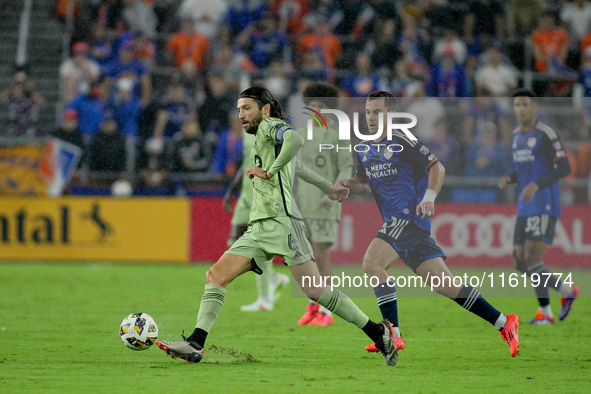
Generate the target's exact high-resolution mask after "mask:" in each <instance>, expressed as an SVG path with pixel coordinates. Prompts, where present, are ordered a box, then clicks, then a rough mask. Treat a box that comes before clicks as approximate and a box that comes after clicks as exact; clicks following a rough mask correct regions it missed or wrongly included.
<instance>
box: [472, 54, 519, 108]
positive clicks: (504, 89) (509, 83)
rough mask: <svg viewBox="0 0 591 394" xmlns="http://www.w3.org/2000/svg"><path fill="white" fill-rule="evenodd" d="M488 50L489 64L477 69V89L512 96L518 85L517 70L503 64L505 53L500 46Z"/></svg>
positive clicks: (495, 94) (494, 94)
mask: <svg viewBox="0 0 591 394" xmlns="http://www.w3.org/2000/svg"><path fill="white" fill-rule="evenodd" d="M487 52H488V53H487V55H488V60H489V64H488V65H485V66H483V67H481V68H478V69H477V70H476V76H475V80H476V89H477V90H478V89H486V90H488V91H489V92H491V94H492V95H493V96H496V97H510V95H511V92H512V91H513V90H514V89H515V88H516V87H517V77H516V76H515V72H514V71H513V69H512V68H510V67H509V66H507V65H504V64H503V54H502V53H501V50H500V49H499V48H498V47H491V48H489V49H488V51H487Z"/></svg>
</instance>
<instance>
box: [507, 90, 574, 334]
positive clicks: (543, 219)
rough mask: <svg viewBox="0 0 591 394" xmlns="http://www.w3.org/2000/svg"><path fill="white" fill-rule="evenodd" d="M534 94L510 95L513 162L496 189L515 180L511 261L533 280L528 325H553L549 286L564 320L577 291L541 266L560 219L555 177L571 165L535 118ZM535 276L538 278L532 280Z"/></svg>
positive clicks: (556, 139) (547, 128) (552, 134)
mask: <svg viewBox="0 0 591 394" xmlns="http://www.w3.org/2000/svg"><path fill="white" fill-rule="evenodd" d="M535 98H536V95H535V93H534V92H532V91H530V90H527V89H520V90H517V91H516V92H515V93H513V111H514V112H515V117H516V118H517V121H518V122H519V127H517V128H516V129H515V131H513V137H512V140H511V144H512V149H513V166H512V171H511V173H510V174H509V175H505V176H503V177H501V178H500V179H499V188H500V189H504V188H505V186H506V185H507V184H508V183H514V182H517V184H518V186H519V188H518V195H519V198H518V201H517V221H516V223H515V232H514V234H513V265H514V266H515V268H516V269H517V270H518V271H520V272H524V273H527V274H528V275H529V276H530V277H532V275H535V276H534V277H533V278H532V283H534V284H536V282H537V284H538V286H536V287H535V291H536V295H537V297H538V302H539V304H540V307H539V308H538V311H537V313H536V317H535V318H534V319H532V320H530V321H529V323H530V324H554V315H553V314H552V309H551V308H550V298H549V297H550V294H549V291H548V287H547V286H550V287H553V288H554V289H556V290H557V291H558V292H559V293H560V294H561V295H562V308H561V309H560V313H559V315H558V319H559V320H564V319H565V318H566V317H567V316H568V314H569V313H570V310H571V307H572V304H573V302H574V300H575V299H576V298H577V296H578V295H579V292H580V289H579V287H578V286H572V287H571V286H569V285H568V284H566V283H564V282H563V281H561V280H560V279H559V278H557V277H556V276H554V275H552V274H551V273H550V272H549V271H548V269H547V268H546V267H545V265H544V262H543V261H542V256H543V255H544V252H545V251H546V248H547V247H548V245H550V244H552V241H553V239H554V229H555V226H556V219H557V218H560V216H561V214H560V195H559V189H558V180H559V179H560V178H563V177H565V176H567V175H568V174H570V172H571V167H570V164H569V162H568V158H567V156H566V152H565V150H564V147H563V146H562V142H561V141H560V136H559V135H558V134H557V133H556V131H554V130H553V129H552V128H551V127H550V126H548V125H546V124H544V123H542V122H540V121H539V120H538V119H537V116H536V114H537V104H536V101H535ZM535 279H539V280H535Z"/></svg>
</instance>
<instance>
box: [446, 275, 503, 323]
mask: <svg viewBox="0 0 591 394" xmlns="http://www.w3.org/2000/svg"><path fill="white" fill-rule="evenodd" d="M454 301H455V302H457V303H458V305H460V306H461V307H462V308H464V309H466V310H468V311H470V312H472V313H474V314H475V315H477V316H480V317H481V318H483V319H484V320H486V321H487V322H489V323H490V324H492V325H495V323H496V321H497V319H498V318H499V316H501V312H499V311H498V310H496V309H495V308H494V307H493V306H492V305H491V304H489V303H488V301H487V300H485V299H484V298H482V295H481V294H480V292H479V291H478V290H476V289H475V288H473V287H472V286H467V285H464V287H462V289H461V290H460V292H459V293H458V296H457V297H456V298H455V300H454Z"/></svg>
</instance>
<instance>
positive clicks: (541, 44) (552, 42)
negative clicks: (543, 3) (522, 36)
mask: <svg viewBox="0 0 591 394" xmlns="http://www.w3.org/2000/svg"><path fill="white" fill-rule="evenodd" d="M532 41H533V43H534V45H535V46H536V47H538V48H539V49H540V52H541V53H542V55H543V56H550V55H552V56H554V57H556V58H558V54H559V53H560V52H561V50H562V48H564V47H565V46H568V34H567V33H566V30H564V29H563V28H561V27H557V28H555V29H553V30H542V29H538V30H536V31H535V32H534V34H533V35H532ZM536 71H540V72H545V71H548V65H547V63H545V62H543V61H541V60H539V59H536Z"/></svg>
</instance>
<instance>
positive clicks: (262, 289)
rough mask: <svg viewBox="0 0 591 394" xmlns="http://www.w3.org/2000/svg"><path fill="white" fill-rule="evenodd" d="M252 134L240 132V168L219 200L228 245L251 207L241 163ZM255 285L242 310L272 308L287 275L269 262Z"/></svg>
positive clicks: (244, 227) (243, 229)
mask: <svg viewBox="0 0 591 394" xmlns="http://www.w3.org/2000/svg"><path fill="white" fill-rule="evenodd" d="M254 141H255V137H254V135H252V134H249V133H247V132H244V133H243V137H242V163H243V164H242V167H240V169H239V170H238V171H237V172H236V176H235V177H234V180H233V181H232V183H231V184H230V187H229V188H228V191H227V192H226V195H225V196H224V199H223V201H222V204H223V206H224V210H225V211H226V212H228V213H233V215H232V228H231V230H230V238H229V239H228V246H232V244H233V243H234V242H235V241H236V240H237V239H238V238H240V236H241V235H242V234H244V233H245V232H246V230H247V225H248V222H249V220H250V210H251V208H252V181H251V180H250V179H248V176H247V175H245V173H246V166H245V165H244V164H245V163H248V162H249V161H250V150H251V149H252V146H253V145H254ZM238 189H241V191H240V198H239V199H238V202H237V203H236V206H235V207H234V211H233V212H232V205H231V204H232V196H233V195H234V193H236V191H237V190H238ZM256 284H257V294H258V296H257V299H256V301H255V302H253V303H252V304H248V305H243V306H241V307H240V310H241V311H244V312H260V311H272V310H273V309H274V307H275V300H276V299H277V295H278V291H279V290H281V289H282V288H285V287H286V286H287V285H288V284H289V276H287V275H285V274H277V273H276V272H275V270H274V269H273V265H272V264H270V265H269V269H267V270H265V271H263V273H262V274H261V275H257V276H256Z"/></svg>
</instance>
